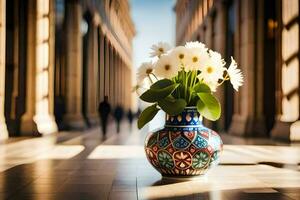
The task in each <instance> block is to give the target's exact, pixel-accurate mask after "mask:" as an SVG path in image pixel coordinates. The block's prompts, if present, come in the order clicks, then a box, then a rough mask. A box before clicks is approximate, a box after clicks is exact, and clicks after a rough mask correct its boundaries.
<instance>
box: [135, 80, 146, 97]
mask: <svg viewBox="0 0 300 200" xmlns="http://www.w3.org/2000/svg"><path fill="white" fill-rule="evenodd" d="M148 89H149V84H148V83H145V80H144V81H142V82H140V83H138V84H137V85H135V86H134V87H133V89H132V91H133V92H136V94H137V95H138V96H141V95H142V94H143V93H144V92H146V91H147V90H148Z"/></svg>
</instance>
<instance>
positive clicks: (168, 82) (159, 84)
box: [150, 78, 174, 89]
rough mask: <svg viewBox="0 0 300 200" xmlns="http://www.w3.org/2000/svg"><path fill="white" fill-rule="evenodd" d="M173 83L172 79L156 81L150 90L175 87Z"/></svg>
mask: <svg viewBox="0 0 300 200" xmlns="http://www.w3.org/2000/svg"><path fill="white" fill-rule="evenodd" d="M173 84H174V83H173V81H171V80H170V79H166V78H165V79H162V80H159V81H156V82H155V83H153V84H152V85H151V86H150V88H151V89H163V88H165V87H168V86H170V85H173Z"/></svg>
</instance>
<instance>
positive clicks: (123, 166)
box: [0, 124, 300, 200]
mask: <svg viewBox="0 0 300 200" xmlns="http://www.w3.org/2000/svg"><path fill="white" fill-rule="evenodd" d="M114 130H115V127H114V126H111V127H110V133H109V135H108V137H107V139H102V137H101V135H100V131H99V129H98V128H94V129H91V130H87V131H84V132H60V133H58V134H56V135H51V136H47V137H41V138H18V139H11V140H8V141H6V142H3V144H1V146H0V151H1V154H0V155H1V158H0V159H1V162H0V170H1V173H0V199H18V200H23V199H39V200H40V199H42V200H48V199H49V200H50V199H81V200H83V199H89V200H91V199H101V200H102V199H117V200H121V199H124V200H131V199H132V200H134V199H213V200H221V199H222V200H223V199H226V200H227V199H228V200H233V199H240V200H243V199H272V200H276V199H280V200H285V199H286V200H288V199H300V168H299V163H300V157H299V154H300V146H299V145H293V146H290V145H286V144H284V143H274V142H272V141H271V140H269V139H266V140H264V139H242V138H237V137H233V136H228V135H222V139H223V141H224V143H225V145H224V151H223V153H222V156H221V164H220V165H219V166H217V167H215V168H213V169H212V170H211V171H209V172H208V174H207V175H205V176H202V177H199V178H198V179H196V180H193V181H190V180H186V181H181V182H177V181H176V180H170V179H162V177H161V176H160V174H159V173H158V172H156V171H155V170H154V169H153V168H152V167H151V166H150V164H149V163H148V161H147V160H146V157H145V154H144V151H143V141H144V138H145V136H146V131H138V130H136V129H133V130H132V131H129V130H130V128H129V126H128V125H127V124H122V131H121V133H120V134H116V133H115V132H114ZM232 143H234V145H232Z"/></svg>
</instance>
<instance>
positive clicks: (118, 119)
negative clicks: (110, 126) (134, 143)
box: [114, 105, 124, 133]
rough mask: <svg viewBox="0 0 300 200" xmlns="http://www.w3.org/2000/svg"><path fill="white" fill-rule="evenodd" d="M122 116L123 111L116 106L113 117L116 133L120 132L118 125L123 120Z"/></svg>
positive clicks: (120, 107)
mask: <svg viewBox="0 0 300 200" xmlns="http://www.w3.org/2000/svg"><path fill="white" fill-rule="evenodd" d="M123 114H124V111H123V108H122V106H120V105H118V106H117V107H116V108H115V111H114V117H115V120H116V125H117V133H119V132H120V123H121V120H122V118H123Z"/></svg>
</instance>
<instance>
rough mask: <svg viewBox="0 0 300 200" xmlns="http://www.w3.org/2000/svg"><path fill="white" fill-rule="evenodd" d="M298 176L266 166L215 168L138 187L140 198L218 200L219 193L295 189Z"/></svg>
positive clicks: (297, 185) (298, 174) (267, 191)
mask: <svg viewBox="0 0 300 200" xmlns="http://www.w3.org/2000/svg"><path fill="white" fill-rule="evenodd" d="M299 182H300V173H299V172H297V171H293V170H288V169H279V168H275V167H272V166H267V165H248V166H247V165H246V166H242V167H241V166H222V165H220V166H218V167H216V168H213V169H211V170H210V171H209V172H208V173H207V174H206V175H204V176H201V177H199V178H197V179H193V180H189V181H184V182H176V181H175V180H173V181H170V180H169V179H162V180H160V181H156V182H155V181H154V183H152V184H144V185H143V180H138V184H139V185H140V186H142V187H141V190H140V197H141V199H156V198H165V197H180V196H185V195H191V194H197V193H208V195H209V196H210V199H214V200H218V199H222V198H221V197H220V194H219V192H220V191H234V190H239V191H243V192H247V193H251V192H252V193H253V192H256V193H257V192H258V193H270V192H271V193H272V192H276V191H274V190H272V189H271V188H291V187H292V188H297V187H299Z"/></svg>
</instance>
